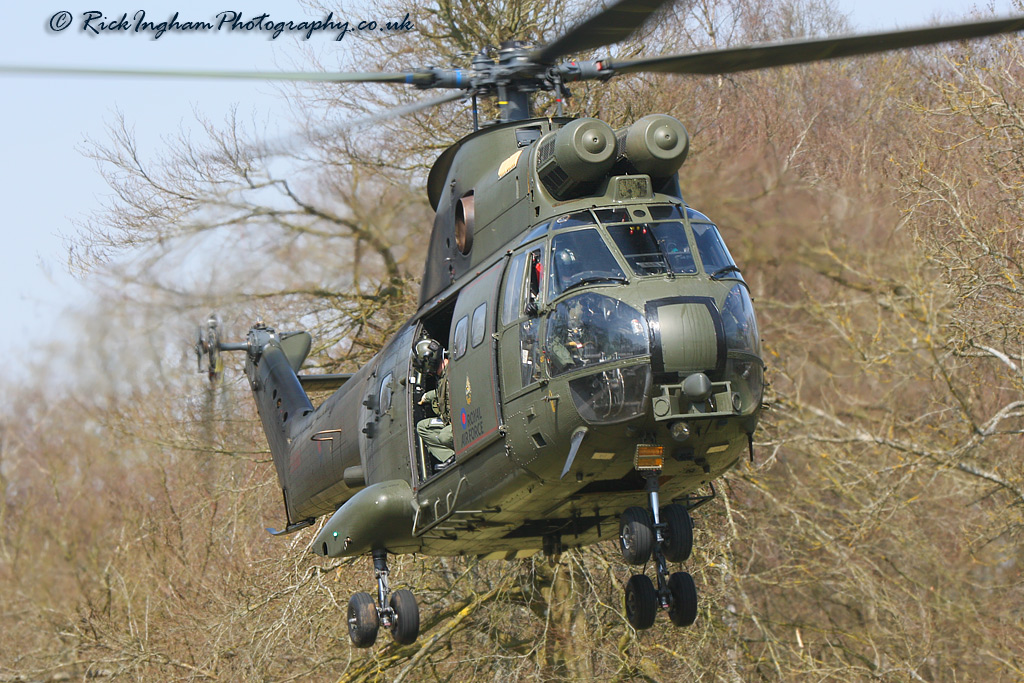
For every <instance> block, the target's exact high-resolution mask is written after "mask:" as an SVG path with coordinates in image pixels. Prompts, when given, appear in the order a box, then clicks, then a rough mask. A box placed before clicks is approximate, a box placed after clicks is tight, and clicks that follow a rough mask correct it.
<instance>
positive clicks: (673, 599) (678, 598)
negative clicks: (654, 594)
mask: <svg viewBox="0 0 1024 683" xmlns="http://www.w3.org/2000/svg"><path fill="white" fill-rule="evenodd" d="M668 592H669V607H668V618H669V619H671V620H672V623H673V624H675V625H676V626H690V625H691V624H693V622H695V621H696V620H697V586H696V585H695V584H694V583H693V577H692V576H690V575H689V574H687V573H686V572H676V573H675V574H673V575H672V576H670V577H669V578H668Z"/></svg>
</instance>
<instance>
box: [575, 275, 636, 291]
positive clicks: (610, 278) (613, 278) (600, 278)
mask: <svg viewBox="0 0 1024 683" xmlns="http://www.w3.org/2000/svg"><path fill="white" fill-rule="evenodd" d="M594 282H618V283H620V284H624V285H628V284H629V280H627V279H626V278H624V277H619V276H618V275H591V276H589V277H585V278H581V279H579V280H577V281H576V282H574V283H572V284H571V285H569V286H568V287H566V288H565V289H563V290H562V293H565V292H568V291H569V290H570V289H574V288H576V287H579V286H581V285H589V284H591V283H594Z"/></svg>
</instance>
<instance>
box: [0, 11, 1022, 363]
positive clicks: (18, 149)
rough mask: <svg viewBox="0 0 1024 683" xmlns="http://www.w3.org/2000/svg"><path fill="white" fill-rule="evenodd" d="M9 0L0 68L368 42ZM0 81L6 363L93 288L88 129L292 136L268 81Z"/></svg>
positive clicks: (866, 17) (279, 63)
mask: <svg viewBox="0 0 1024 683" xmlns="http://www.w3.org/2000/svg"><path fill="white" fill-rule="evenodd" d="M12 4H13V7H9V8H8V9H6V10H5V12H4V14H3V16H0V25H2V26H3V29H4V30H3V31H2V38H0V65H33V66H75V67H108V68H125V67H128V68H133V67H134V68H162V69H224V70H242V71H244V70H256V71H276V70H293V68H294V64H293V60H294V59H296V58H297V55H298V54H299V52H300V51H301V50H302V49H306V48H311V49H313V50H314V51H315V52H317V53H318V54H319V55H320V58H321V59H322V61H323V63H324V64H326V65H330V64H332V63H333V62H334V61H336V57H337V56H338V55H340V54H343V53H344V52H345V51H350V50H358V49H359V42H358V38H357V37H356V38H353V37H352V36H351V35H349V36H346V37H345V38H344V39H343V40H341V41H335V40H334V37H335V35H336V33H321V34H318V35H314V36H312V37H311V38H310V39H309V40H308V41H305V40H302V38H301V36H299V35H295V34H287V33H286V34H282V35H281V36H279V37H278V38H276V39H272V38H271V37H270V34H269V33H268V32H266V31H261V30H259V29H256V28H253V29H252V30H246V29H245V27H244V25H239V27H238V28H236V29H233V30H232V29H229V28H228V27H229V26H230V22H228V23H225V24H222V25H220V24H219V22H220V21H221V18H222V17H218V15H219V14H220V13H221V12H222V11H223V12H240V13H241V14H242V15H243V16H242V17H241V18H242V20H243V21H245V20H248V19H251V18H253V17H258V16H260V15H262V14H264V13H267V14H269V17H268V18H269V19H272V20H274V21H275V22H276V21H289V20H291V21H294V22H300V21H307V20H310V19H315V18H318V17H310V16H308V15H307V14H306V11H305V10H304V9H303V7H302V6H301V5H300V3H299V2H298V1H297V0H261V1H260V2H259V3H258V4H256V3H252V2H248V1H246V2H237V0H236V2H233V3H225V4H224V6H223V7H221V6H219V5H217V4H216V3H211V2H209V0H178V1H176V2H168V1H166V0H155V1H154V0H144V1H143V2H137V3H136V4H134V5H128V4H125V3H124V0H117V1H115V2H111V1H110V0H105V1H104V2H99V3H97V2H89V3H85V2H83V0H63V1H62V3H61V4H59V5H56V4H46V3H27V2H19V3H12ZM839 5H840V8H841V9H842V11H844V12H847V13H849V14H850V15H851V17H852V20H853V23H854V25H855V27H856V28H857V29H858V30H865V31H881V30H886V29H891V28H907V27H912V26H917V25H920V24H922V23H926V22H927V21H929V20H931V19H934V18H942V19H958V18H961V17H963V16H965V15H966V14H967V13H968V12H969V11H970V10H971V9H973V8H974V7H975V6H976V5H981V6H982V7H988V6H989V5H988V3H975V2H971V1H969V0H906V1H905V2H902V3H893V2H891V1H889V0H840V2H839ZM339 6H342V7H353V6H354V5H352V3H345V4H342V3H339ZM249 8H252V9H249ZM994 8H995V10H996V11H997V13H998V14H1000V15H1006V14H1010V13H1011V4H1010V0H998V1H997V2H996V3H995V5H994ZM93 11H95V12H98V13H99V14H100V15H101V16H96V17H93V18H92V19H90V20H89V26H91V27H94V28H100V26H101V25H108V26H114V29H113V30H100V31H99V34H97V33H96V32H94V31H92V30H90V29H88V28H85V20H86V15H87V13H88V12H93ZM139 11H144V12H145V18H146V20H147V21H153V22H154V23H159V22H161V21H165V20H167V19H169V18H171V16H172V15H174V13H175V12H177V13H178V21H179V22H186V21H195V22H198V21H206V22H211V23H213V24H214V25H215V26H217V25H219V26H220V30H212V31H204V32H199V33H194V34H185V33H172V32H167V33H164V34H163V35H161V36H159V37H156V35H155V33H153V32H152V31H150V32H140V33H136V32H134V31H132V30H128V31H123V30H118V29H117V28H116V26H117V25H118V23H119V21H120V19H121V16H122V15H127V19H126V20H127V22H128V24H129V25H130V26H133V25H134V24H135V15H136V13H137V12H139ZM341 12H342V13H351V16H349V15H348V14H345V15H344V16H339V17H337V19H347V20H350V21H351V22H353V23H355V22H357V21H360V20H381V19H391V17H375V16H365V17H364V16H362V13H360V12H359V10H354V9H344V10H342V11H341ZM68 18H70V22H67V19H68ZM412 20H413V21H415V17H412ZM65 23H66V24H67V25H66V27H64V28H62V26H64V25H65ZM55 29H61V30H55ZM395 39H400V36H396V38H395ZM0 86H2V88H3V91H2V92H3V96H2V97H0V102H2V103H3V106H2V107H0V124H2V125H0V130H2V132H3V136H4V139H3V143H2V148H3V162H2V163H3V172H2V177H3V182H2V183H0V206H3V207H4V215H3V219H2V221H0V236H2V241H0V245H2V246H0V320H3V321H4V322H5V323H6V325H5V326H6V328H7V333H6V334H5V335H4V336H3V337H0V352H2V353H4V354H5V355H7V354H14V355H15V358H14V359H8V362H7V363H5V367H7V368H10V367H11V364H12V362H13V363H15V364H16V363H17V360H16V358H17V357H24V356H25V355H26V354H29V353H31V349H32V342H33V340H35V339H41V338H52V337H54V336H58V335H65V336H66V335H69V334H73V330H68V329H66V326H62V324H61V321H62V320H64V319H66V316H64V315H63V313H64V311H66V310H67V307H69V306H70V307H79V308H81V307H84V306H86V305H87V300H88V296H89V295H88V293H87V288H86V287H84V286H83V285H82V283H81V282H80V281H78V280H76V279H75V278H73V277H72V276H71V275H69V274H68V273H67V269H66V262H67V247H66V243H65V238H66V237H67V236H72V235H74V234H75V233H76V231H77V230H78V227H77V225H78V224H79V223H81V222H82V221H84V220H85V219H87V218H88V216H89V214H90V213H91V212H94V211H96V210H98V209H99V208H100V206H101V205H102V202H103V198H104V197H105V196H106V195H107V194H108V192H109V189H108V188H107V187H106V185H105V183H104V181H103V179H102V178H101V176H100V174H99V171H98V169H97V167H96V165H95V163H94V162H93V161H92V160H90V159H88V158H86V157H85V156H84V154H83V153H82V151H83V149H84V147H85V141H86V139H88V138H93V139H96V140H98V141H101V142H102V141H105V140H106V139H107V133H106V127H107V125H108V124H109V123H110V122H112V121H113V120H114V117H115V112H116V111H118V110H120V111H122V112H123V113H124V115H125V117H126V118H127V120H128V121H129V123H131V124H132V125H133V126H134V128H135V131H136V133H137V134H138V137H139V139H140V141H141V142H142V143H143V145H145V146H147V147H148V148H149V149H157V148H159V145H160V142H161V140H162V139H163V138H165V137H166V136H173V135H174V134H175V133H176V132H177V131H178V129H179V127H180V126H183V125H184V126H186V127H188V126H190V125H195V124H194V112H196V111H198V112H200V113H202V114H203V115H205V116H207V117H209V118H210V119H211V120H214V121H220V120H222V119H223V118H224V116H225V115H226V114H227V112H228V111H229V109H230V108H231V106H232V105H238V107H239V110H240V112H242V113H243V114H253V115H255V116H257V117H259V118H266V119H268V120H270V121H275V122H276V121H279V122H281V124H280V125H281V127H282V130H281V132H282V133H283V134H284V133H287V132H288V131H287V109H286V106H285V104H284V103H282V102H281V100H280V96H279V95H278V94H277V92H276V91H275V89H274V87H273V86H272V85H269V84H266V83H263V82H258V81H256V82H254V81H203V80H178V79H174V80H163V79H162V80H157V79H138V78H83V77H53V76H10V75H3V74H0ZM11 372H17V371H11V370H8V373H11ZM2 379H4V378H2V377H0V380H2Z"/></svg>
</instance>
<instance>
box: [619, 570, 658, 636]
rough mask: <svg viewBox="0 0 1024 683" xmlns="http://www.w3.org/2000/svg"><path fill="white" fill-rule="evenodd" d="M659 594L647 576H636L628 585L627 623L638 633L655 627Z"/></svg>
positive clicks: (631, 578)
mask: <svg viewBox="0 0 1024 683" xmlns="http://www.w3.org/2000/svg"><path fill="white" fill-rule="evenodd" d="M657 613H658V593H657V591H655V590H654V584H653V583H651V580H650V579H649V578H648V577H647V576H646V575H645V574H634V575H633V576H632V577H630V579H629V582H628V583H627V584H626V621H628V622H629V623H630V625H631V626H632V627H633V628H635V629H636V630H638V631H642V630H643V629H647V628H650V627H651V626H654V616H655V615H656V614H657Z"/></svg>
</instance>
